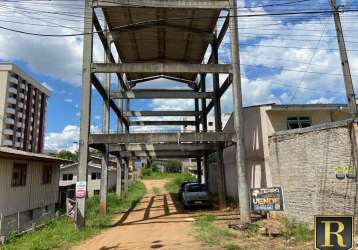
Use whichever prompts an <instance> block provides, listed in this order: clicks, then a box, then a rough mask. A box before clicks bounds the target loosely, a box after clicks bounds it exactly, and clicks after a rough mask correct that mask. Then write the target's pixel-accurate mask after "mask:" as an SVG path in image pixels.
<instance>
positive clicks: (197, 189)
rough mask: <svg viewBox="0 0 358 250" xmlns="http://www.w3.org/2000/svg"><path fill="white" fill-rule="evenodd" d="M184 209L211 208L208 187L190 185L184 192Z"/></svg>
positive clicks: (195, 184)
mask: <svg viewBox="0 0 358 250" xmlns="http://www.w3.org/2000/svg"><path fill="white" fill-rule="evenodd" d="M183 204H184V207H193V206H209V205H210V201H209V193H208V190H207V187H206V185H204V184H199V183H188V184H186V185H185V186H184V192H183Z"/></svg>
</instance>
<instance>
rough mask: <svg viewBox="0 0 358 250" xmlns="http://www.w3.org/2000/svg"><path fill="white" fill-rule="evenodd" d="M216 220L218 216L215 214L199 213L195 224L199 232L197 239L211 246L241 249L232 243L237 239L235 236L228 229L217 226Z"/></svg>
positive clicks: (232, 249) (231, 249)
mask: <svg viewBox="0 0 358 250" xmlns="http://www.w3.org/2000/svg"><path fill="white" fill-rule="evenodd" d="M215 220H216V216H215V215H213V214H204V213H199V214H198V217H197V218H196V221H195V222H194V227H195V229H196V232H197V235H196V238H197V239H198V240H199V241H201V242H202V243H204V244H206V245H209V246H221V247H224V249H230V250H234V249H240V248H239V247H238V246H237V245H235V244H234V243H233V242H230V241H231V240H233V239H235V238H236V236H235V234H234V233H232V232H230V230H229V229H227V228H221V227H220V226H218V225H216V224H215V223H214V222H215Z"/></svg>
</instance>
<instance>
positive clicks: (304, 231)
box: [283, 218, 314, 241]
mask: <svg viewBox="0 0 358 250" xmlns="http://www.w3.org/2000/svg"><path fill="white" fill-rule="evenodd" d="M283 225H284V230H283V231H284V232H283V235H284V237H285V238H286V239H290V238H294V239H295V240H297V241H310V240H312V239H313V237H314V232H313V230H312V229H310V227H309V225H308V224H307V223H302V222H298V221H296V220H289V219H287V218H285V219H283Z"/></svg>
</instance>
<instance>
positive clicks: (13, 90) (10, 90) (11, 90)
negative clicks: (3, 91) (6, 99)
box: [8, 87, 17, 94]
mask: <svg viewBox="0 0 358 250" xmlns="http://www.w3.org/2000/svg"><path fill="white" fill-rule="evenodd" d="M8 92H9V93H12V94H17V89H15V88H13V87H10V88H9V89H8Z"/></svg>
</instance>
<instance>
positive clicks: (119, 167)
mask: <svg viewBox="0 0 358 250" xmlns="http://www.w3.org/2000/svg"><path fill="white" fill-rule="evenodd" d="M121 161H122V159H121V158H120V157H117V162H116V164H117V182H116V183H117V184H116V194H117V197H121V196H122V163H121Z"/></svg>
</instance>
